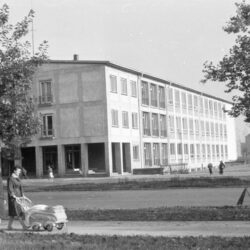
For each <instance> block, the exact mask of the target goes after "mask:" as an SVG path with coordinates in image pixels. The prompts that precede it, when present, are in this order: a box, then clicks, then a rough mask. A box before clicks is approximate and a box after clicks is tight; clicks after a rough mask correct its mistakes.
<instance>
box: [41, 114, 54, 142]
mask: <svg viewBox="0 0 250 250" xmlns="http://www.w3.org/2000/svg"><path fill="white" fill-rule="evenodd" d="M42 120H43V124H42V137H53V136H54V129H53V115H52V114H46V115H42Z"/></svg>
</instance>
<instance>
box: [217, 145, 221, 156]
mask: <svg viewBox="0 0 250 250" xmlns="http://www.w3.org/2000/svg"><path fill="white" fill-rule="evenodd" d="M216 156H217V158H219V157H220V147H219V145H216Z"/></svg>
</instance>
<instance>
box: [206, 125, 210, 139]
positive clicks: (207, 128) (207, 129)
mask: <svg viewBox="0 0 250 250" xmlns="http://www.w3.org/2000/svg"><path fill="white" fill-rule="evenodd" d="M206 136H210V128H209V122H206Z"/></svg>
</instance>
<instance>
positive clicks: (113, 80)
mask: <svg viewBox="0 0 250 250" xmlns="http://www.w3.org/2000/svg"><path fill="white" fill-rule="evenodd" d="M117 82H118V81H117V76H115V75H110V91H111V92H112V93H117V92H118V86H117V85H118V84H117ZM129 82H130V95H131V96H132V97H137V87H136V81H129ZM120 89H121V94H122V95H128V80H127V79H126V78H120Z"/></svg>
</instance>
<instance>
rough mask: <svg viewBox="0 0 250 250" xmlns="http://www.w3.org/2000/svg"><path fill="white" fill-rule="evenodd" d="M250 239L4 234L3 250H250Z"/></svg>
mask: <svg viewBox="0 0 250 250" xmlns="http://www.w3.org/2000/svg"><path fill="white" fill-rule="evenodd" d="M249 245H250V237H215V236H211V237H201V236H200V237H151V236H98V235H94V236H90V235H76V234H68V235H66V234H65V235H41V234H32V233H29V234H27V233H24V234H21V233H20V234H15V235H14V234H4V233H1V234H0V246H1V249H2V250H13V249H15V250H21V249H22V250H24V249H25V250H33V249H36V250H42V249H46V250H52V249H58V250H59V249H60V250H66V249H67V250H73V249H79V250H80V249H86V250H100V249H102V250H109V249H119V250H132V249H143V250H155V249H157V250H163V249H171V250H184V249H185V250H186V249H196V250H197V249H199V250H203V249H216V250H221V249H232V250H235V249H249Z"/></svg>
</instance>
